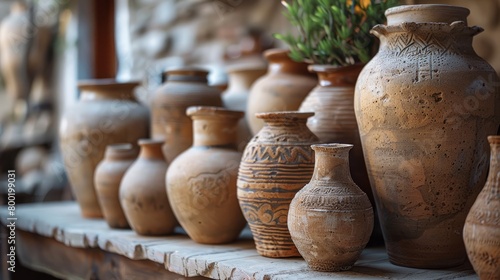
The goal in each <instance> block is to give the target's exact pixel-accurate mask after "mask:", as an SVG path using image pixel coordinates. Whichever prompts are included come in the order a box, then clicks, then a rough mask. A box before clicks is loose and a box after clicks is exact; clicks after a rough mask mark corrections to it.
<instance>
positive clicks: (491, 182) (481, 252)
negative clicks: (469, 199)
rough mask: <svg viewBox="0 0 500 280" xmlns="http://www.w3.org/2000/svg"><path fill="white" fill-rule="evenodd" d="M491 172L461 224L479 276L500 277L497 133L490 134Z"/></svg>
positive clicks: (499, 144) (499, 151) (499, 146)
mask: <svg viewBox="0 0 500 280" xmlns="http://www.w3.org/2000/svg"><path fill="white" fill-rule="evenodd" d="M488 140H489V142H490V146H491V157H490V172H489V175H488V179H487V181H486V185H485V186H484V188H483V190H482V191H481V192H480V193H479V196H478V197H477V199H476V202H474V204H473V205H472V208H471V209H470V212H469V214H468V215H467V219H466V220H465V227H464V242H465V248H466V249H467V255H468V256H469V260H470V262H471V263H472V266H473V267H474V270H475V271H476V273H477V274H478V275H479V278H481V279H500V268H499V267H500V266H499V263H500V136H489V137H488Z"/></svg>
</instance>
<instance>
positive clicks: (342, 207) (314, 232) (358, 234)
mask: <svg viewBox="0 0 500 280" xmlns="http://www.w3.org/2000/svg"><path fill="white" fill-rule="evenodd" d="M312 148H313V150H314V151H315V158H316V159H315V161H316V162H315V165H314V174H313V176H312V179H311V181H310V182H309V184H307V185H306V186H305V187H304V188H302V189H301V190H300V191H299V192H298V193H297V194H296V195H295V197H294V199H293V200H292V203H291V204H290V210H289V212H288V229H289V230H290V234H291V236H292V240H293V243H295V245H296V246H297V248H298V250H299V252H300V254H301V255H302V257H304V259H305V260H306V261H307V264H308V265H309V267H310V268H311V269H313V270H318V271H340V270H348V269H351V268H352V266H353V265H354V263H355V262H356V261H357V260H358V258H359V256H360V255H361V251H363V249H364V248H365V246H366V244H367V243H368V240H369V239H370V235H371V233H372V229H373V208H372V205H371V203H370V200H369V199H368V197H367V195H366V194H365V193H364V192H363V191H362V190H361V189H360V188H359V187H358V186H357V185H356V183H354V181H353V180H352V178H351V174H350V172H349V150H350V149H351V148H352V145H347V144H322V145H313V146H312Z"/></svg>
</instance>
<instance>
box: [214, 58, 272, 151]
mask: <svg viewBox="0 0 500 280" xmlns="http://www.w3.org/2000/svg"><path fill="white" fill-rule="evenodd" d="M227 71H228V74H229V87H228V89H227V90H226V91H224V92H223V94H222V102H223V103H224V107H225V108H228V109H230V110H235V111H243V112H245V111H246V109H247V103H248V94H249V92H250V87H251V86H252V84H253V83H254V82H255V81H256V80H257V79H258V78H260V77H261V76H262V75H264V74H265V73H266V68H264V67H262V66H259V67H257V66H255V67H251V66H233V67H231V68H229V69H228V70H227ZM252 136H253V135H252V132H251V131H250V127H249V126H248V123H247V121H246V120H245V119H244V118H242V119H240V121H239V123H238V140H237V143H238V150H239V151H243V150H244V149H245V146H246V145H247V144H248V141H250V139H252Z"/></svg>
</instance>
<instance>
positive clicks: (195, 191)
mask: <svg viewBox="0 0 500 280" xmlns="http://www.w3.org/2000/svg"><path fill="white" fill-rule="evenodd" d="M230 180H231V178H230V175H229V173H228V172H226V171H225V170H221V171H219V172H216V173H202V174H199V175H198V176H196V177H192V178H189V180H188V186H189V189H190V191H191V193H192V196H191V200H192V204H191V205H193V207H195V208H196V209H198V210H203V209H206V208H207V207H211V208H212V207H214V208H217V207H220V206H222V205H223V204H224V203H225V202H226V201H227V200H228V197H229V193H228V188H227V186H228V185H229V182H230Z"/></svg>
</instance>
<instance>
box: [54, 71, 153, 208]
mask: <svg viewBox="0 0 500 280" xmlns="http://www.w3.org/2000/svg"><path fill="white" fill-rule="evenodd" d="M138 85H139V83H135V82H130V83H119V82H116V81H114V80H93V81H85V82H80V83H79V85H78V87H79V88H80V90H81V94H80V100H79V101H78V102H77V103H76V104H75V105H74V106H73V107H71V108H69V109H68V110H67V111H66V112H65V114H64V117H63V118H62V119H61V122H60V125H59V139H60V143H61V144H60V145H61V153H62V156H63V159H64V167H65V169H66V172H67V174H68V178H69V182H70V184H71V188H72V190H73V193H74V194H75V196H76V199H77V201H78V204H79V205H80V209H81V212H82V215H83V216H84V217H86V218H96V217H102V212H101V208H100V206H99V202H98V200H97V196H96V192H95V186H94V171H95V168H96V166H97V164H98V163H99V162H100V161H101V160H102V159H103V158H104V152H105V150H106V146H108V145H110V144H117V143H132V144H134V145H135V144H136V143H137V140H139V139H140V138H144V137H147V136H148V134H149V125H148V124H149V113H148V110H147V108H146V107H144V106H142V105H141V104H139V103H138V102H137V101H136V99H135V97H134V93H133V90H134V88H135V87H137V86H138Z"/></svg>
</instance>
